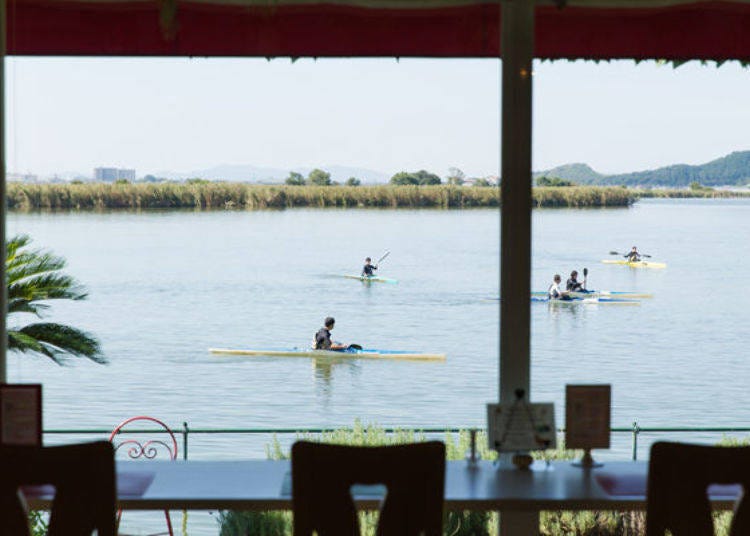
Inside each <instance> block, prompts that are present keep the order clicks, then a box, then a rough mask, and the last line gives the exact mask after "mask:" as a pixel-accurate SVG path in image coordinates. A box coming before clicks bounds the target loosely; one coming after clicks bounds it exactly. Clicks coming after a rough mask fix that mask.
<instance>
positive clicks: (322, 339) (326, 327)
mask: <svg viewBox="0 0 750 536" xmlns="http://www.w3.org/2000/svg"><path fill="white" fill-rule="evenodd" d="M335 324H336V319H335V318H333V317H332V316H328V317H326V319H325V320H324V321H323V327H322V328H320V329H319V330H318V332H317V333H316V334H315V338H314V339H313V348H314V349H315V350H346V348H347V347H346V345H344V344H341V343H340V342H335V341H332V340H331V330H332V329H333V326H334V325H335Z"/></svg>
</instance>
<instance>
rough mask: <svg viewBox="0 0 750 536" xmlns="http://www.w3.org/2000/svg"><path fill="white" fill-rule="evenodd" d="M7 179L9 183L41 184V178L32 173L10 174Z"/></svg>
mask: <svg viewBox="0 0 750 536" xmlns="http://www.w3.org/2000/svg"><path fill="white" fill-rule="evenodd" d="M5 178H6V180H7V181H8V182H39V176H38V175H34V174H32V173H8V174H6V176H5Z"/></svg>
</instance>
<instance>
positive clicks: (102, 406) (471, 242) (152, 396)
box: [7, 200, 750, 534]
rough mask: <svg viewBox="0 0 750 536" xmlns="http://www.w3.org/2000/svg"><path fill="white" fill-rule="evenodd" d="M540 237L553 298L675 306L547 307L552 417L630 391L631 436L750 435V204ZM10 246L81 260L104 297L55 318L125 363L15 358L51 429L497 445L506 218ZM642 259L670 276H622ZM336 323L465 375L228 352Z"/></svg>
mask: <svg viewBox="0 0 750 536" xmlns="http://www.w3.org/2000/svg"><path fill="white" fill-rule="evenodd" d="M533 219H534V231H533V233H534V234H533V238H534V243H533V254H534V259H533V274H532V280H533V287H534V289H536V290H545V289H546V288H547V287H548V285H549V284H550V282H551V279H552V276H553V275H554V274H555V273H560V274H561V275H562V276H563V281H564V280H565V278H566V277H567V275H568V274H569V272H570V271H571V270H572V269H577V270H578V271H579V272H582V268H584V267H588V268H589V277H588V282H589V287H590V288H600V289H613V290H637V291H640V292H652V293H653V294H654V298H653V299H650V300H644V301H643V302H642V304H641V305H639V306H616V305H608V306H596V305H580V306H566V307H550V306H548V305H547V304H544V303H538V304H533V305H532V392H531V399H532V400H534V401H540V402H541V401H552V402H555V404H556V411H557V423H558V426H562V425H563V424H564V413H563V410H564V405H563V403H564V387H565V384H566V383H611V384H612V392H613V408H612V410H613V415H612V424H613V426H630V425H631V423H632V422H633V421H634V420H637V421H638V423H639V424H640V425H641V426H702V425H704V426H732V425H735V426H740V425H746V424H747V423H748V422H749V421H750V405H749V404H747V403H746V402H747V398H748V395H747V393H748V389H747V380H748V378H750V374H749V373H750V363H749V362H748V359H747V356H746V353H747V349H746V348H747V346H746V335H747V333H748V330H747V327H746V323H747V319H748V313H747V304H746V302H747V298H748V292H749V291H748V286H747V283H746V273H745V270H746V269H747V263H748V261H747V259H748V258H750V241H748V238H747V237H748V236H750V201H748V200H643V201H640V202H638V203H637V204H636V205H635V206H633V207H632V208H628V209H585V210H576V209H548V210H536V211H535V212H534V216H533ZM7 233H8V235H9V236H10V235H13V234H15V233H28V234H30V235H31V236H32V237H33V238H34V245H35V246H37V247H42V248H45V249H51V250H53V251H54V252H55V253H57V254H60V255H62V256H64V257H66V258H67V259H68V262H69V264H68V268H67V271H68V272H69V273H70V274H72V275H74V276H75V277H77V278H78V279H79V280H80V281H81V282H82V283H83V284H85V285H86V287H87V288H88V290H89V292H90V297H89V299H88V300H86V301H83V302H75V303H70V304H56V305H55V307H54V309H53V311H52V314H51V316H50V319H51V320H54V321H60V322H66V323H70V324H72V325H75V326H78V327H81V328H84V329H86V330H88V331H91V332H92V333H94V334H96V335H97V336H98V337H99V338H100V339H101V341H102V345H103V349H104V353H105V354H106V356H107V357H108V359H109V361H110V364H109V365H108V366H100V365H96V364H93V363H90V362H88V361H86V360H71V362H70V365H71V366H69V367H59V366H57V365H55V364H54V363H51V362H50V361H48V360H45V359H43V358H38V357H31V356H18V355H12V356H11V357H10V360H9V365H8V366H9V381H12V382H41V383H43V384H44V425H45V427H46V428H92V427H96V428H111V427H113V426H114V425H115V424H117V423H118V422H119V421H120V420H122V419H124V418H126V417H129V416H133V415H140V414H146V415H152V416H155V417H158V418H160V419H162V420H164V421H166V422H167V423H169V424H170V425H172V426H174V427H179V426H180V425H181V423H182V422H183V421H187V422H188V423H189V424H190V426H191V427H195V428H203V427H208V428H216V427H232V428H237V427H294V426H325V427H328V426H347V425H351V424H352V423H353V422H354V420H355V419H360V420H361V421H363V422H365V423H378V424H381V425H384V426H391V425H393V426H405V427H426V426H448V427H457V426H484V424H485V420H486V416H485V404H486V403H487V402H490V401H493V400H495V399H496V398H497V391H498V379H497V374H498V323H499V318H498V317H499V304H498V302H497V301H492V298H496V297H497V295H498V287H499V267H498V264H499V261H498V259H499V213H498V211H497V210H465V211H437V210H422V211H407V210H403V211H391V210H301V209H300V210H286V211H257V212H242V211H225V212H224V211H215V212H191V211H165V212H145V213H131V212H109V213H32V214H24V213H10V214H9V215H8V230H7ZM634 244H635V245H637V246H638V248H639V250H640V251H642V252H644V253H648V254H651V255H653V257H654V260H655V261H662V262H666V263H668V267H667V268H666V269H664V270H648V269H631V268H628V267H624V266H611V265H604V264H602V263H601V260H602V259H605V258H615V257H611V256H609V255H608V252H609V251H610V250H618V251H622V252H624V251H627V250H628V249H629V248H630V247H631V246H632V245H634ZM385 251H390V252H391V253H390V256H389V257H388V258H387V259H386V260H385V261H384V262H383V264H382V265H381V269H380V272H381V274H382V275H384V276H387V277H393V278H396V279H398V280H399V284H397V285H389V284H369V285H368V284H362V283H360V282H359V281H356V280H347V279H344V278H341V277H336V276H335V274H344V273H357V272H358V271H359V270H360V269H361V264H362V261H363V259H364V257H366V256H371V257H373V258H378V257H380V256H381V255H382V254H383V253H384V252H385ZM329 315H330V316H335V317H336V320H337V322H336V328H335V330H334V332H333V335H334V338H335V339H337V340H341V341H344V342H354V343H359V344H362V345H364V346H366V347H368V346H369V347H378V348H388V349H403V350H419V351H426V352H444V353H446V354H447V360H446V361H445V362H444V363H439V362H438V363H415V362H400V361H382V362H379V361H364V360H363V361H351V362H345V363H334V364H331V363H316V362H315V361H313V360H311V359H294V358H266V357H248V358H243V357H223V356H216V355H212V354H209V353H208V351H207V349H208V348H209V347H230V348H263V347H285V346H307V345H309V341H310V339H311V338H312V336H313V334H314V333H315V331H317V330H318V329H319V327H320V326H321V323H322V321H323V318H324V317H326V316H329ZM662 436H665V437H666V434H662ZM656 437H659V436H658V435H656V434H654V435H650V436H648V437H647V438H645V439H644V441H643V442H642V447H641V452H640V453H641V454H643V455H645V454H646V445H647V444H648V442H649V441H650V440H652V439H654V438H656ZM672 437H675V436H672ZM679 437H680V438H682V439H686V440H687V439H693V440H696V439H704V440H712V441H713V440H716V439H717V437H720V436H717V435H703V436H695V435H693V436H679ZM270 439H271V438H270V437H269V436H262V437H252V438H237V437H221V436H211V437H210V438H205V437H198V436H195V437H193V438H191V443H190V445H191V446H190V457H191V458H196V459H197V458H227V457H237V458H247V457H263V456H264V455H265V454H264V446H265V445H266V444H267V443H268V442H269V441H270ZM53 440H54V438H50V441H53ZM629 449H630V436H629V435H627V434H620V435H614V436H613V449H612V450H611V451H610V452H609V453H602V454H600V455H599V456H598V457H601V458H604V459H606V458H607V457H608V456H609V457H612V456H614V457H620V458H623V457H628V456H629V455H630V450H629ZM191 522H193V520H191ZM209 522H211V520H208V521H206V519H203V518H200V517H199V518H198V519H197V520H195V523H196V524H195V529H194V530H192V531H191V534H194V533H196V531H197V532H198V533H200V532H203V531H206V533H211V530H209V528H207V527H212V526H214V525H211V524H210V523H209ZM213 532H215V530H214V531H213Z"/></svg>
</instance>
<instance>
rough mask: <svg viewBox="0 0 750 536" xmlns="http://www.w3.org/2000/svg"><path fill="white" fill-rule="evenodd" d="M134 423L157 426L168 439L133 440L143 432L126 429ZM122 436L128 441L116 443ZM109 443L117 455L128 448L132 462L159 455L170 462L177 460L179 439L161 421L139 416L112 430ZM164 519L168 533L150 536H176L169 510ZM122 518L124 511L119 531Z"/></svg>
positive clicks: (120, 514) (118, 516)
mask: <svg viewBox="0 0 750 536" xmlns="http://www.w3.org/2000/svg"><path fill="white" fill-rule="evenodd" d="M133 423H136V424H144V423H148V424H150V425H157V426H158V427H159V428H161V429H162V430H163V432H160V435H166V436H167V437H166V439H164V440H162V439H146V440H143V439H137V438H133V437H132V436H133V435H135V434H139V433H142V432H139V431H138V430H137V429H134V430H133V431H132V432H130V431H128V430H126V429H125V428H126V427H128V426H129V425H132V424H133ZM120 434H124V435H127V436H128V438H127V439H123V440H122V441H119V442H116V439H117V437H118V436H119V435H120ZM109 441H110V443H112V444H113V445H114V450H115V453H117V451H118V450H119V449H120V448H122V447H126V448H127V455H128V459H130V460H153V459H155V458H157V457H158V455H159V453H163V456H168V457H169V459H170V460H176V459H177V438H175V435H174V433H172V430H171V429H170V428H169V426H167V425H166V424H164V422H162V421H160V420H159V419H155V418H154V417H148V416H146V415H138V416H137V417H130V418H129V419H125V420H124V421H122V422H121V423H120V424H118V425H117V426H116V427H115V429H114V430H112V433H111V434H110V435H109ZM164 517H165V518H166V521H167V531H166V532H157V533H154V534H151V535H150V536H157V535H159V534H169V536H174V531H173V529H172V519H171V518H170V517H169V510H164ZM121 518H122V510H118V511H117V527H118V529H119V526H120V519H121Z"/></svg>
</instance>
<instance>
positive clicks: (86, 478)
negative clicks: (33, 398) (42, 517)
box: [0, 441, 116, 536]
mask: <svg viewBox="0 0 750 536" xmlns="http://www.w3.org/2000/svg"><path fill="white" fill-rule="evenodd" d="M0 475H2V477H1V478H0V534H3V535H4V536H29V534H30V530H29V519H28V512H27V510H26V504H25V500H24V497H23V494H22V493H21V492H20V489H19V488H20V486H22V485H29V486H38V485H45V484H52V485H53V486H54V487H55V497H54V499H53V502H52V514H51V517H50V523H49V532H48V536H91V533H92V532H93V531H94V529H96V531H97V534H98V535H99V536H114V534H115V502H116V491H115V461H114V450H113V448H112V445H111V444H109V443H107V442H106V441H98V442H95V443H83V444H79V445H65V446H60V447H21V446H2V447H0Z"/></svg>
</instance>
